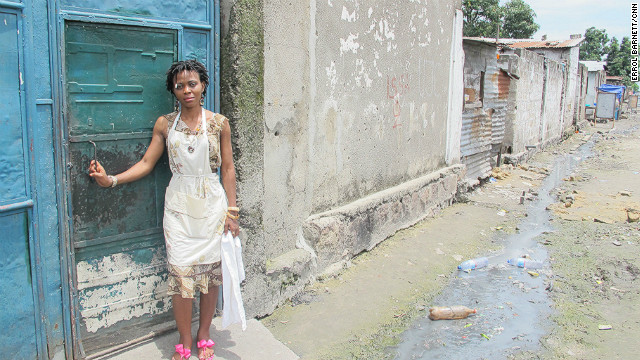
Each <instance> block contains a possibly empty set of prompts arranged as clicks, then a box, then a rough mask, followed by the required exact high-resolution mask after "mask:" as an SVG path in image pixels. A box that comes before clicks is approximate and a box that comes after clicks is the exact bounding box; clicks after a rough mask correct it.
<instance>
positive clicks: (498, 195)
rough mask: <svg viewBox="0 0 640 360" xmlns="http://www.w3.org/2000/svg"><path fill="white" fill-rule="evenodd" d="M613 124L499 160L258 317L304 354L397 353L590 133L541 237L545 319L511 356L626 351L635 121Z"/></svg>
mask: <svg viewBox="0 0 640 360" xmlns="http://www.w3.org/2000/svg"><path fill="white" fill-rule="evenodd" d="M610 127H611V126H610V124H598V125H597V126H596V127H593V128H588V129H586V130H585V132H584V133H580V134H575V135H574V136H572V137H570V138H569V139H568V140H566V141H564V142H562V143H561V144H558V145H556V146H553V147H550V148H548V149H546V150H545V151H543V152H540V153H538V154H536V155H535V156H534V157H533V158H532V159H530V160H529V161H528V162H527V163H526V164H522V166H519V167H509V166H503V168H502V169H501V171H499V172H496V174H495V177H496V179H497V181H495V182H490V183H487V184H485V185H484V186H482V187H480V188H479V189H477V190H476V191H474V192H473V193H470V194H469V195H468V201H467V202H464V203H456V204H454V205H453V206H451V207H449V208H447V209H444V210H443V211H442V212H441V213H440V214H438V215H437V216H436V217H435V218H432V219H428V220H426V221H423V222H421V223H419V224H417V225H416V226H414V227H412V228H409V229H406V230H403V231H400V232H398V233H397V234H396V235H394V236H393V237H391V238H390V239H388V240H386V241H385V242H383V243H382V244H381V245H379V246H378V247H376V248H375V249H373V250H372V251H371V252H368V253H365V254H362V255H361V256H359V257H357V258H356V259H354V260H353V262H352V265H351V266H350V267H349V268H348V269H345V270H344V271H343V272H342V273H341V274H339V275H338V276H336V277H335V278H330V279H325V280H323V281H319V282H317V283H315V284H313V285H312V286H310V287H309V288H308V289H307V290H306V291H305V292H304V293H303V294H300V295H299V296H297V297H296V298H294V299H292V301H291V302H290V303H289V304H288V305H286V306H283V307H281V308H280V309H278V310H277V311H276V312H275V313H274V314H273V315H271V316H269V317H266V318H264V319H262V322H263V324H265V325H266V326H267V327H268V328H269V329H270V330H271V332H272V333H273V334H274V335H275V336H276V337H277V338H278V339H279V340H280V341H282V342H283V343H284V344H285V345H287V346H288V347H290V348H291V349H292V350H293V351H294V352H296V353H297V354H298V355H299V356H300V357H301V358H302V359H321V358H322V359H354V358H356V359H373V358H377V359H382V358H394V357H396V356H395V355H394V354H393V351H390V350H389V349H393V347H394V346H395V345H396V344H398V342H400V341H401V336H400V334H402V333H403V332H404V331H405V330H406V329H408V328H409V327H411V326H412V324H414V323H415V322H416V321H418V320H419V319H422V318H424V317H425V316H426V314H427V310H428V308H429V306H431V305H432V302H433V300H434V298H435V297H436V296H437V295H438V294H439V293H440V292H441V291H442V290H443V289H444V288H445V287H446V286H448V284H449V283H450V280H451V279H452V278H453V277H456V276H457V272H456V271H455V268H456V266H457V265H458V264H459V263H460V261H462V260H464V259H468V258H472V257H475V256H476V255H478V254H483V255H484V254H492V253H500V252H501V251H503V245H502V241H503V240H504V239H505V238H507V237H508V236H509V235H511V234H515V233H518V231H519V229H518V228H517V226H518V225H517V224H518V223H519V222H520V220H522V218H523V217H524V216H525V214H526V204H527V201H529V200H531V199H532V198H535V197H536V195H537V189H538V188H539V186H540V183H541V181H542V180H543V179H544V178H545V176H547V174H548V173H549V170H548V167H549V166H550V164H551V162H552V161H553V159H554V158H555V157H556V156H557V155H558V154H561V153H567V152H572V151H575V149H576V148H577V147H578V146H580V145H581V144H583V143H584V142H585V141H588V140H595V141H596V144H595V145H594V147H593V156H591V157H589V158H587V159H580V160H581V161H582V162H581V165H580V166H579V167H578V168H577V169H576V171H575V173H574V174H572V175H571V176H567V177H566V179H565V181H562V185H561V186H560V187H559V188H558V189H557V192H556V193H557V195H558V199H559V201H558V203H557V204H553V205H551V206H550V207H549V208H550V211H552V212H553V214H554V217H553V221H552V224H553V227H554V229H555V231H553V232H549V233H547V234H546V235H544V236H541V237H539V238H538V240H539V241H540V242H543V243H544V244H545V245H544V246H545V248H546V249H547V251H548V255H549V262H550V264H551V269H550V270H549V271H548V273H546V274H543V275H541V277H542V276H544V278H545V279H544V281H545V284H546V285H548V286H547V287H548V290H547V292H548V296H550V297H551V300H552V304H553V305H552V307H553V311H552V312H551V313H552V315H551V320H552V322H551V324H552V326H551V328H550V330H548V331H546V333H547V334H546V335H544V336H543V338H542V340H541V341H540V346H539V347H538V348H537V349H535V350H527V351H526V352H525V351H520V352H518V351H515V352H514V353H513V354H510V355H509V357H513V358H517V359H537V358H540V359H555V358H575V359H587V358H588V359H600V358H604V357H605V356H606V357H607V358H620V359H628V358H634V357H635V353H636V352H637V351H636V350H637V349H638V345H637V340H636V339H635V337H636V336H637V335H638V334H639V333H640V316H639V315H640V310H639V309H638V307H637V306H635V304H636V303H637V298H638V292H639V291H640V285H639V284H638V281H637V276H638V274H639V273H640V271H639V268H638V266H639V264H640V251H639V250H640V247H639V246H640V245H639V244H640V225H639V223H638V222H633V221H637V216H638V209H640V174H638V172H639V171H640V141H639V138H640V122H639V121H638V116H637V115H633V116H632V118H631V119H628V120H621V121H619V122H616V128H615V129H614V130H612V131H609V130H610ZM592 136H593V137H592ZM523 193H524V194H525V195H524V198H525V204H521V201H520V199H521V197H523ZM634 219H636V220H634ZM634 300H635V302H634ZM609 326H610V327H611V329H610V330H600V328H602V329H604V328H608V327H609ZM488 341H490V340H488ZM477 358H483V356H482V354H478V357H477Z"/></svg>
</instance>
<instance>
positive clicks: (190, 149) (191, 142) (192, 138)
mask: <svg viewBox="0 0 640 360" xmlns="http://www.w3.org/2000/svg"><path fill="white" fill-rule="evenodd" d="M198 120H200V119H198ZM182 122H183V123H184V125H185V126H186V127H187V129H189V132H190V133H192V132H195V134H194V135H193V136H187V138H188V139H189V143H188V146H187V151H188V152H189V154H193V152H194V151H195V150H196V148H195V146H196V145H197V144H198V132H199V131H200V122H199V121H198V126H196V129H195V131H192V130H191V128H190V127H189V125H187V123H186V122H184V120H182Z"/></svg>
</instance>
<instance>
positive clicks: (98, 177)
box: [89, 160, 111, 187]
mask: <svg viewBox="0 0 640 360" xmlns="http://www.w3.org/2000/svg"><path fill="white" fill-rule="evenodd" d="M89 176H91V177H92V178H93V179H94V180H95V181H96V183H98V185H100V186H102V187H110V186H111V179H109V177H108V176H107V172H106V171H105V170H104V168H103V167H102V165H100V163H99V162H98V161H96V160H91V163H90V164H89Z"/></svg>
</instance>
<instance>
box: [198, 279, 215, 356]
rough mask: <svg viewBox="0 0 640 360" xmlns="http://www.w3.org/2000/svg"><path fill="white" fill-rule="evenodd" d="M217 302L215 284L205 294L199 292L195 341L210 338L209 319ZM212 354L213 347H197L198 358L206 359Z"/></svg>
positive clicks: (211, 317) (211, 318) (210, 319)
mask: <svg viewBox="0 0 640 360" xmlns="http://www.w3.org/2000/svg"><path fill="white" fill-rule="evenodd" d="M217 303H218V287H217V286H211V287H209V293H207V294H200V319H199V326H198V334H197V340H196V341H200V340H208V339H211V335H210V334H209V328H210V327H211V321H212V320H213V315H214V314H215V311H216V305H217ZM212 355H213V349H211V348H207V349H205V350H201V349H198V359H208V358H210V357H211V356H212Z"/></svg>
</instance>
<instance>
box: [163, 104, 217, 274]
mask: <svg viewBox="0 0 640 360" xmlns="http://www.w3.org/2000/svg"><path fill="white" fill-rule="evenodd" d="M178 121H180V113H178V116H177V117H176V119H175V121H174V122H173V126H172V127H171V130H169V133H168V135H167V152H168V153H169V156H173V161H174V163H175V164H176V168H175V169H172V172H173V176H172V177H171V181H170V182H169V186H168V187H167V190H166V193H165V198H164V221H163V223H164V225H163V226H164V238H165V242H166V246H167V260H168V262H169V264H172V265H178V266H192V265H199V264H212V263H215V262H218V261H220V242H221V237H222V232H223V230H224V221H225V216H226V210H227V197H226V194H225V192H224V188H223V187H222V185H221V184H220V181H219V178H218V174H216V173H213V172H212V171H211V165H210V164H209V138H208V137H207V126H206V118H205V111H204V109H202V124H201V126H202V129H203V131H202V132H201V133H200V134H196V135H190V134H186V133H183V132H179V131H175V128H176V125H177V124H178Z"/></svg>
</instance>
